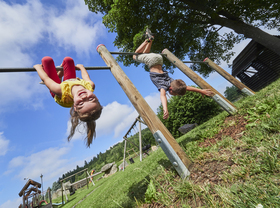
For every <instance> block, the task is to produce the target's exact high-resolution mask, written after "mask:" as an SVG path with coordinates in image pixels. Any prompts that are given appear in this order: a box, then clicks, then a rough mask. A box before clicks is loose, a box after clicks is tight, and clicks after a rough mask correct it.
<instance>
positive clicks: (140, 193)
mask: <svg viewBox="0 0 280 208" xmlns="http://www.w3.org/2000/svg"><path fill="white" fill-rule="evenodd" d="M150 179H151V178H150V176H146V177H145V178H144V179H143V180H141V181H139V182H138V183H133V184H132V185H131V186H130V187H129V189H128V193H127V196H128V197H129V200H128V201H125V202H123V203H122V207H135V202H136V200H137V201H144V198H145V193H146V190H147V188H148V185H149V182H150Z"/></svg>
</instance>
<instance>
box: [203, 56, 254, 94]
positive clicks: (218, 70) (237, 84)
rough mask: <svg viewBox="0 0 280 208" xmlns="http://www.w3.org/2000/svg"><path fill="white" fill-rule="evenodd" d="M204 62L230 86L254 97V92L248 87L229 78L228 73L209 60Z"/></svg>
mask: <svg viewBox="0 0 280 208" xmlns="http://www.w3.org/2000/svg"><path fill="white" fill-rule="evenodd" d="M204 62H206V63H208V65H209V66H210V67H211V68H212V69H214V70H215V71H216V72H218V73H219V74H220V75H221V76H223V77H224V78H225V79H226V80H228V81H229V82H230V83H231V84H233V85H234V86H236V87H237V88H238V89H240V90H241V91H242V92H243V93H245V94H246V95H249V96H250V95H254V94H255V92H254V91H253V90H251V89H250V88H249V87H247V86H246V85H244V84H243V83H242V82H240V81H239V80H238V79H236V78H235V77H233V76H231V75H230V74H229V73H227V72H226V71H225V70H224V69H223V68H221V67H220V66H218V65H217V64H215V63H214V62H213V61H211V60H210V59H209V58H206V59H204Z"/></svg>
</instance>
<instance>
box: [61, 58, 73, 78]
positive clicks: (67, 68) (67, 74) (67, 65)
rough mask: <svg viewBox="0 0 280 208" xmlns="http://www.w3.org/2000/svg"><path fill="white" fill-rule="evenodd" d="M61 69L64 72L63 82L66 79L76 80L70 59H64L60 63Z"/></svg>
mask: <svg viewBox="0 0 280 208" xmlns="http://www.w3.org/2000/svg"><path fill="white" fill-rule="evenodd" d="M61 65H62V67H63V71H64V78H63V81H65V80H67V79H75V78H76V68H75V63H74V60H73V59H72V58H71V57H65V58H64V59H63V62H62V64H61Z"/></svg>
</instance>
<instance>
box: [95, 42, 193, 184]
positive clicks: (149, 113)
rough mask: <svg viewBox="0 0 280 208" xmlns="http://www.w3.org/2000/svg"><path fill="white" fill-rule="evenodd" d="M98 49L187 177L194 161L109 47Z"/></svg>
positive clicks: (167, 152) (153, 131) (165, 150)
mask: <svg viewBox="0 0 280 208" xmlns="http://www.w3.org/2000/svg"><path fill="white" fill-rule="evenodd" d="M97 51H98V53H99V54H100V56H101V57H102V59H103V60H104V62H105V63H106V64H107V66H109V67H111V72H112V74H113V76H114V77H115V78H116V80H117V82H118V83H119V85H120V86H121V87H122V89H123V90H124V92H125V93H126V95H127V97H128V98H129V100H130V101H131V103H132V104H133V106H134V107H135V109H136V110H137V111H138V113H139V115H140V116H141V118H142V119H143V120H144V122H145V123H146V125H147V126H148V127H149V129H150V131H151V132H152V134H153V135H154V137H155V139H156V140H157V141H158V142H159V143H161V144H162V145H161V147H162V148H163V150H164V152H165V154H166V155H167V157H168V158H169V160H170V161H171V164H172V165H173V167H174V168H175V169H176V171H177V172H178V173H179V175H180V176H181V177H182V178H186V177H187V176H188V175H189V174H190V173H189V170H188V168H189V167H190V165H191V164H192V162H191V161H190V159H189V158H188V157H187V155H186V153H185V152H184V150H183V149H182V148H181V147H180V145H179V144H178V143H177V141H176V140H175V139H174V138H173V136H172V135H171V133H170V132H169V131H168V130H167V128H166V127H165V126H164V125H163V124H162V122H161V121H160V120H159V118H158V117H157V115H156V114H155V112H154V111H153V110H152V109H151V107H150V106H149V105H148V103H147V102H146V101H145V100H144V98H143V97H142V96H141V94H140V93H139V91H138V90H137V89H136V88H135V86H134V85H133V84H132V82H131V81H130V80H129V78H128V77H127V76H126V74H125V73H124V72H123V70H122V69H121V67H120V66H119V65H118V63H117V62H116V60H115V59H114V58H113V56H112V55H111V53H110V52H109V51H108V50H107V48H106V47H105V46H104V45H103V44H101V45H99V46H98V47H97Z"/></svg>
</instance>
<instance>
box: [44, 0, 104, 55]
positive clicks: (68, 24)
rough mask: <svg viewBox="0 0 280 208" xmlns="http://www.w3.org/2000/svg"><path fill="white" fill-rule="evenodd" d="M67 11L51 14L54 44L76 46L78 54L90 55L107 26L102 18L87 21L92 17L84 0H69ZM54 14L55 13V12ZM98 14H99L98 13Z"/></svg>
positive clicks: (50, 29) (49, 29)
mask: <svg viewBox="0 0 280 208" xmlns="http://www.w3.org/2000/svg"><path fill="white" fill-rule="evenodd" d="M68 4H70V5H71V7H70V6H68V7H67V9H66V11H65V12H63V13H61V14H59V15H50V16H49V20H48V25H49V27H48V33H49V35H50V37H51V39H50V40H51V42H52V43H53V45H58V46H60V47H65V48H67V49H70V48H74V49H75V51H76V52H77V53H78V55H81V54H83V53H85V54H87V55H88V52H89V51H92V50H93V49H95V47H93V46H95V45H96V41H97V39H98V37H101V36H103V35H105V31H106V30H105V27H104V26H103V25H102V22H101V20H99V21H96V22H89V23H86V20H87V21H88V20H92V19H93V18H92V19H90V15H92V14H93V13H92V12H90V11H89V10H88V8H87V6H86V5H85V4H84V2H83V1H68V2H67V5H68ZM53 14H54V13H53ZM96 16H97V15H96Z"/></svg>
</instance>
